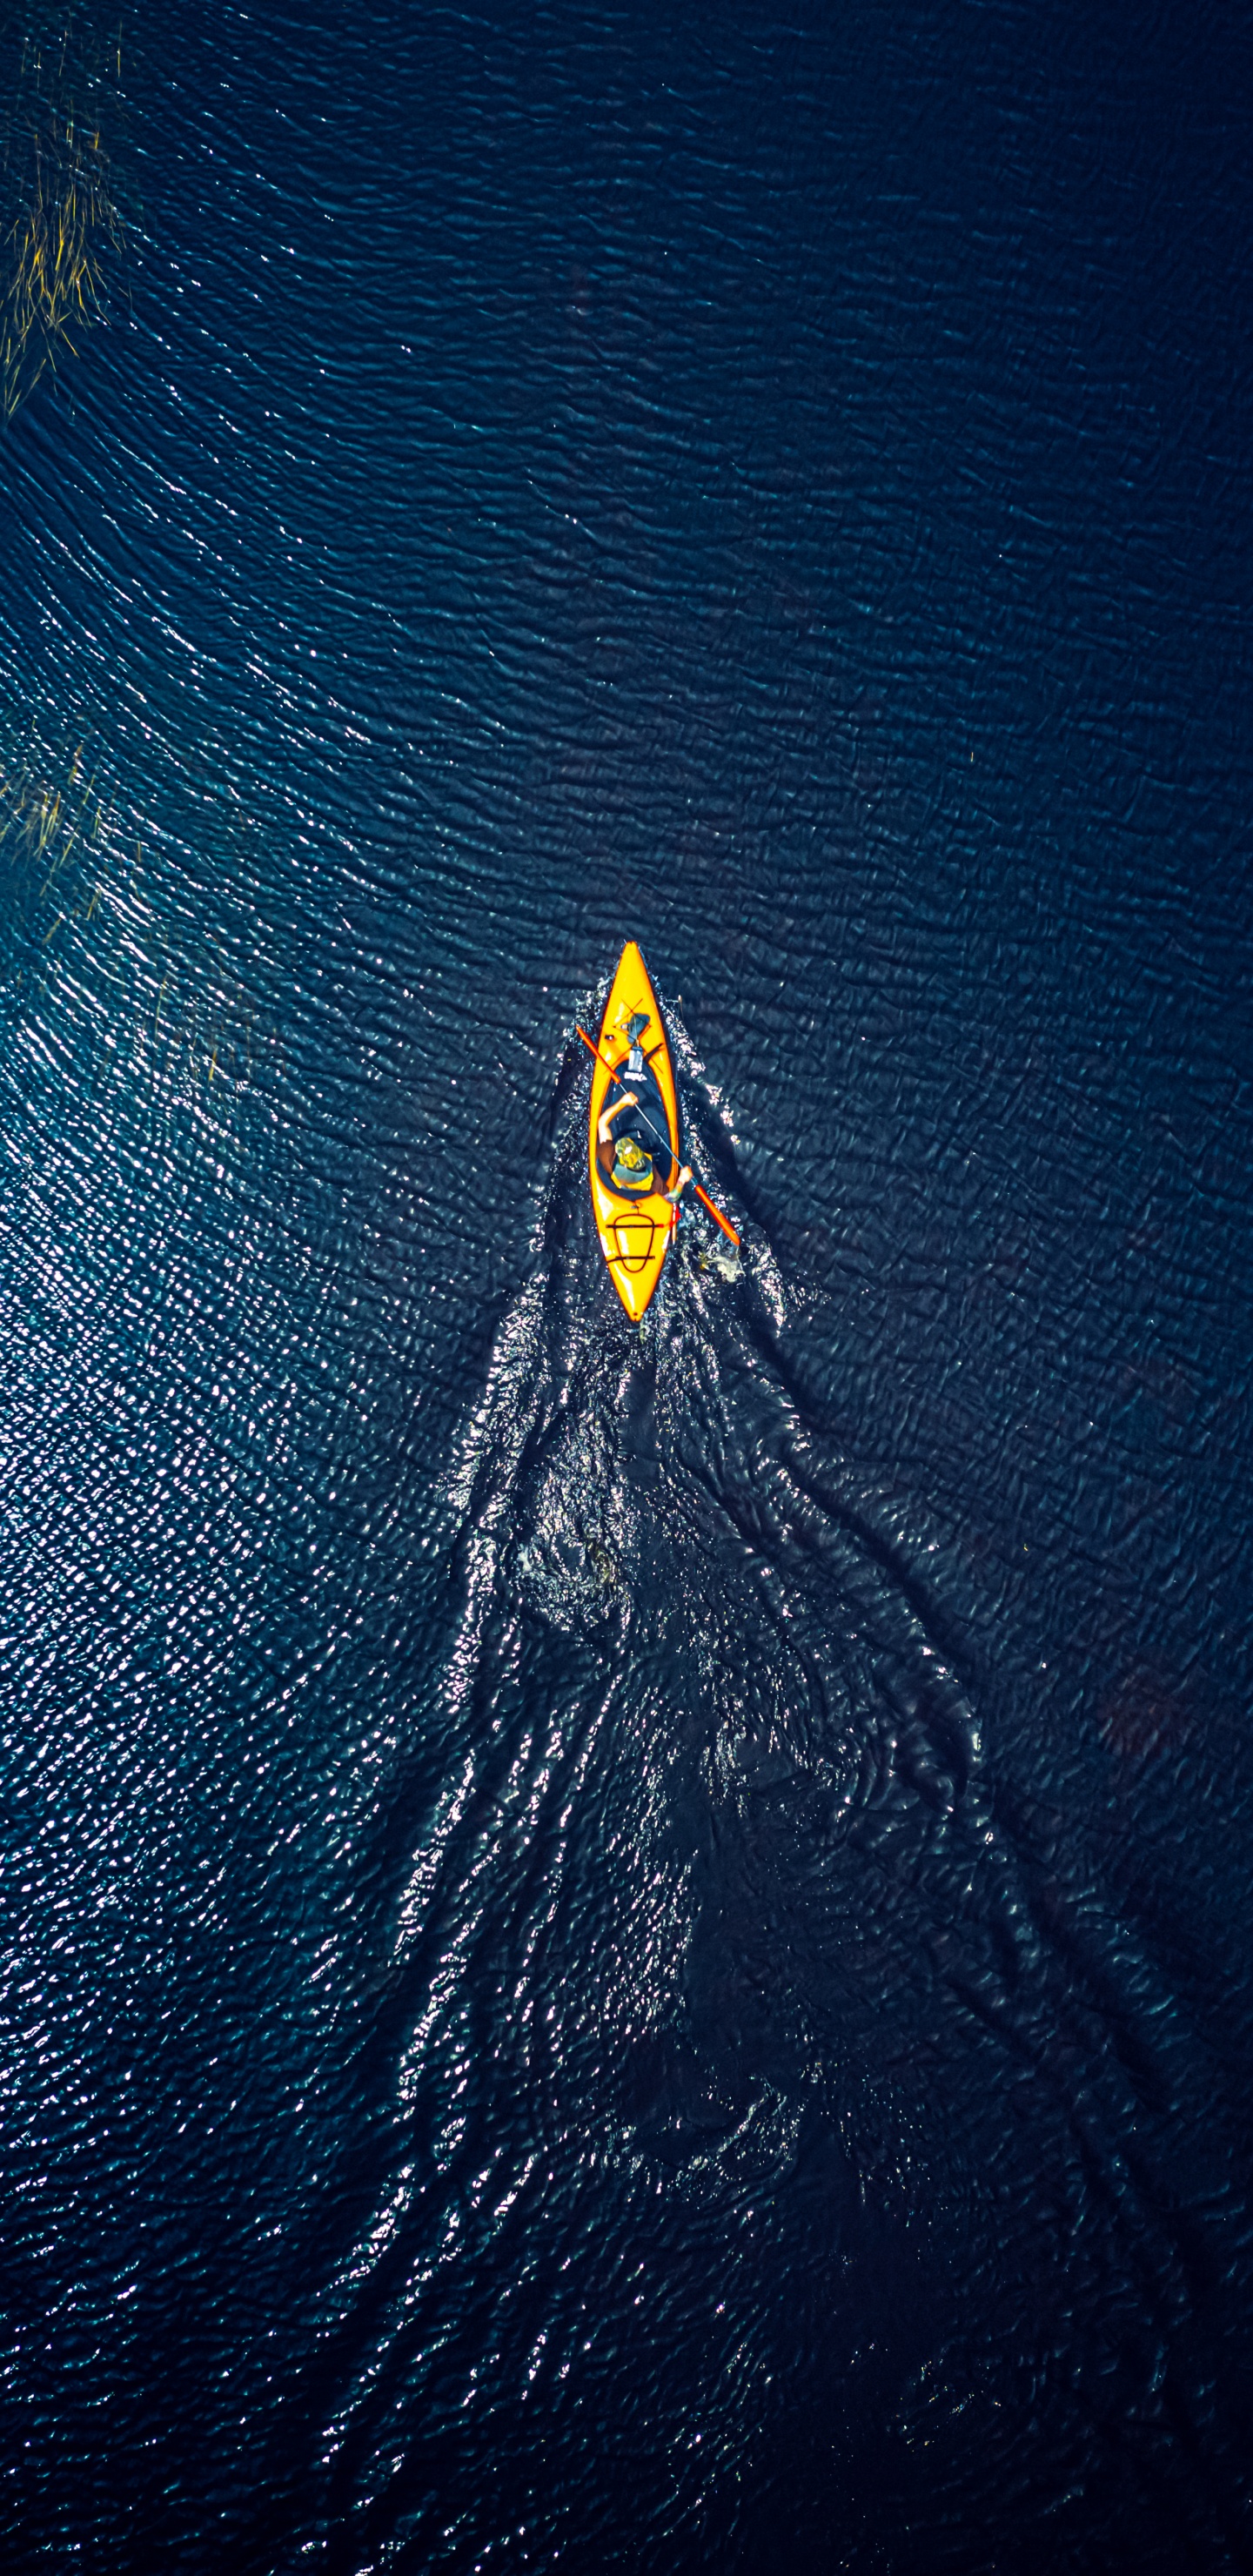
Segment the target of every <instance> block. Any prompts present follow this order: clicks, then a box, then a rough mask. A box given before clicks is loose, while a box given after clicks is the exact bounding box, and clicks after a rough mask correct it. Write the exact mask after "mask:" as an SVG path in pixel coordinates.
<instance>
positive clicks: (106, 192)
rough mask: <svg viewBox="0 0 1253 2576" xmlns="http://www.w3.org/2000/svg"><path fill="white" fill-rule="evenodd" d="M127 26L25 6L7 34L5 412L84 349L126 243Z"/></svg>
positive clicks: (1, 301)
mask: <svg viewBox="0 0 1253 2576" xmlns="http://www.w3.org/2000/svg"><path fill="white" fill-rule="evenodd" d="M122 45H123V25H122V22H121V21H120V20H118V19H116V18H115V19H114V20H113V21H112V22H111V24H110V27H109V30H108V32H107V33H105V32H102V28H101V22H100V19H99V17H98V16H93V15H91V14H90V13H89V12H86V11H83V10H77V9H73V8H71V9H70V10H68V11H66V10H61V11H57V12H56V13H55V14H54V13H51V12H48V11H43V12H40V11H39V10H38V9H37V8H35V9H33V10H32V11H31V12H29V13H28V14H27V16H26V18H25V21H24V22H23V19H22V14H21V13H20V12H15V13H14V16H13V18H12V19H10V20H9V21H8V23H7V26H6V27H5V30H4V32H3V35H0V417H2V418H3V419H5V420H10V419H11V418H12V416H13V414H14V412H15V411H16V410H17V408H18V405H19V404H20V403H22V402H24V401H25V399H26V396H27V395H28V394H29V393H30V392H31V391H32V390H33V388H34V387H35V385H37V384H38V382H39V379H40V377H41V376H42V375H43V374H44V372H45V369H47V368H50V367H52V368H55V366H56V364H57V360H58V358H59V356H60V355H61V353H62V351H65V350H69V351H73V350H75V349H76V348H77V347H78V344H79V341H80V339H81V337H82V334H83V333H84V332H85V331H86V330H88V329H89V328H90V326H91V324H92V323H93V322H95V321H96V320H97V319H98V317H99V315H100V313H101V310H102V308H103V305H104V302H105V296H106V292H107V286H108V273H109V268H110V265H111V264H113V263H114V262H115V260H116V256H117V254H119V253H120V251H121V248H122V223H121V217H120V214H119V211H118V205H117V195H116V183H115V179H114V166H115V165H114V159H113V153H114V150H115V138H116V134H117V130H118V126H119V123H120V116H121V100H122V91H121V80H122Z"/></svg>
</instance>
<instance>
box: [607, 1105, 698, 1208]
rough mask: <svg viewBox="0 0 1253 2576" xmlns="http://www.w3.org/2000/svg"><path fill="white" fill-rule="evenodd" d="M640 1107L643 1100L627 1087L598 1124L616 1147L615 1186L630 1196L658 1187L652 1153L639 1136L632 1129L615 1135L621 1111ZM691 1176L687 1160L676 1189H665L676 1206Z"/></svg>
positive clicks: (641, 1195)
mask: <svg viewBox="0 0 1253 2576" xmlns="http://www.w3.org/2000/svg"><path fill="white" fill-rule="evenodd" d="M638 1107H639V1101H638V1098H637V1096H636V1094H635V1092H633V1091H624V1092H623V1094H622V1097H621V1099H620V1100H615V1102H614V1104H613V1107H612V1109H606V1110H605V1111H604V1112H603V1113H602V1115H601V1117H600V1118H599V1119H598V1120H597V1125H596V1134H597V1137H598V1138H599V1141H600V1143H601V1144H602V1145H612V1147H613V1156H614V1160H613V1171H612V1173H611V1174H610V1178H611V1180H612V1182H613V1186H614V1188H615V1189H616V1190H625V1192H626V1194H627V1196H628V1198H643V1197H644V1196H645V1195H646V1194H647V1192H648V1191H650V1190H654V1189H656V1187H657V1175H656V1169H655V1166H654V1163H653V1158H652V1155H651V1154H649V1153H646V1152H645V1149H644V1147H643V1146H642V1145H641V1144H640V1143H639V1142H638V1139H637V1138H636V1137H634V1136H632V1135H630V1134H629V1133H628V1134H623V1135H621V1136H615V1135H614V1132H613V1122H614V1120H615V1118H617V1117H618V1116H619V1114H620V1112H621V1111H622V1110H624V1109H638ZM672 1168H673V1167H672ZM691 1177H692V1173H691V1167H690V1165H689V1164H687V1163H685V1164H684V1166H683V1169H682V1171H681V1172H680V1173H679V1177H678V1179H677V1181H676V1182H675V1184H674V1187H673V1189H669V1190H663V1191H662V1193H661V1195H662V1197H663V1198H666V1199H669V1201H670V1204H671V1206H672V1207H677V1206H678V1203H679V1201H680V1199H681V1198H682V1196H683V1192H684V1190H685V1189H686V1188H687V1185H688V1182H689V1181H690V1179H691Z"/></svg>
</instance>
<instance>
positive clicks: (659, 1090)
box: [588, 939, 679, 1323]
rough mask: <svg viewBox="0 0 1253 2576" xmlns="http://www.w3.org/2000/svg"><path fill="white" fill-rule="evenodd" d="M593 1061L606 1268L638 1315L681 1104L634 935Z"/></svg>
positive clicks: (662, 1235) (650, 1283) (674, 1174)
mask: <svg viewBox="0 0 1253 2576" xmlns="http://www.w3.org/2000/svg"><path fill="white" fill-rule="evenodd" d="M595 1052H596V1062H595V1064H594V1065H593V1067H592V1099H591V1109H590V1113H589V1118H588V1165H589V1169H590V1173H591V1183H592V1206H593V1209H594V1210H595V1215H596V1230H597V1233H598V1234H599V1236H600V1248H601V1251H602V1252H603V1253H604V1256H605V1259H606V1261H607V1262H608V1264H609V1276H610V1278H611V1279H612V1281H613V1284H614V1286H615V1288H616V1289H617V1291H618V1295H619V1296H620V1298H621V1299H622V1303H623V1305H624V1306H625V1308H626V1310H627V1313H628V1315H629V1316H630V1317H631V1318H632V1321H633V1322H634V1323H638V1322H639V1319H640V1317H641V1315H642V1314H643V1312H644V1309H645V1307H646V1306H647V1304H648V1301H649V1298H650V1297H651V1296H652V1293H653V1290H654V1288H655V1287H656V1285H657V1282H658V1280H659V1279H660V1277H661V1273H662V1269H663V1267H664V1264H665V1258H666V1254H667V1252H668V1251H669V1249H670V1239H671V1236H672V1235H673V1233H674V1228H675V1221H676V1217H677V1209H676V1208H675V1206H674V1204H673V1202H672V1201H671V1200H670V1199H668V1198H667V1197H666V1196H665V1192H666V1191H667V1190H669V1189H673V1188H674V1186H675V1184H676V1182H677V1181H678V1178H679V1104H678V1099H677V1096H676V1094H675V1088H674V1071H673V1067H672V1066H671V1062H670V1049H669V1047H668V1046H667V1044H666V1033H665V1030H664V1028H663V1027H662V1024H661V1013H660V1011H659V1010H658V1008H657V996H656V994H655V993H654V991H653V988H652V985H651V984H650V983H649V980H648V970H647V968H646V966H645V964H644V960H643V958H642V957H641V955H640V952H639V950H638V948H637V947H636V945H635V941H634V940H633V939H629V940H628V941H627V944H626V947H625V948H624V949H623V951H622V956H621V959H620V961H619V965H618V972H617V974H616V975H615V977H614V979H613V983H612V984H611V986H610V988H609V999H608V1001H607V1002H606V1004H605V1016H604V1018H603V1020H602V1021H601V1024H600V1042H599V1045H598V1046H597V1048H596V1050H595Z"/></svg>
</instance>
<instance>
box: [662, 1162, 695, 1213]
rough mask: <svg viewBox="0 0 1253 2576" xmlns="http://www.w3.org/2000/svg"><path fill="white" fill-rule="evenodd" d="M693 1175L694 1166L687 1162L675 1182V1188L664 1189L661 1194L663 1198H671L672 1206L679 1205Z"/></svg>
mask: <svg viewBox="0 0 1253 2576" xmlns="http://www.w3.org/2000/svg"><path fill="white" fill-rule="evenodd" d="M691 1177H692V1166H691V1164H690V1163H685V1164H684V1166H683V1169H682V1171H681V1172H680V1174H679V1177H678V1179H677V1181H676V1182H675V1185H674V1188H673V1189H672V1190H663V1191H662V1193H661V1195H662V1197H663V1199H669V1201H670V1204H671V1206H672V1207H677V1206H678V1204H679V1201H680V1199H681V1198H682V1196H683V1193H684V1191H685V1189H686V1188H687V1185H688V1182H689V1181H690V1179H691Z"/></svg>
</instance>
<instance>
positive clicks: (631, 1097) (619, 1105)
mask: <svg viewBox="0 0 1253 2576" xmlns="http://www.w3.org/2000/svg"><path fill="white" fill-rule="evenodd" d="M638 1106H639V1103H638V1102H637V1100H636V1097H635V1093H634V1092H633V1091H624V1092H623V1094H622V1098H621V1100H615V1102H614V1104H613V1107H612V1109H607V1110H606V1111H605V1113H604V1116H603V1117H602V1119H601V1121H600V1124H599V1126H598V1127H597V1130H596V1133H597V1136H598V1137H599V1139H600V1142H601V1144H602V1145H607V1144H608V1142H609V1130H610V1128H611V1127H612V1125H613V1122H614V1120H615V1118H616V1117H617V1115H618V1111H619V1110H620V1109H635V1108H638Z"/></svg>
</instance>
